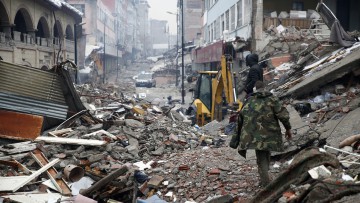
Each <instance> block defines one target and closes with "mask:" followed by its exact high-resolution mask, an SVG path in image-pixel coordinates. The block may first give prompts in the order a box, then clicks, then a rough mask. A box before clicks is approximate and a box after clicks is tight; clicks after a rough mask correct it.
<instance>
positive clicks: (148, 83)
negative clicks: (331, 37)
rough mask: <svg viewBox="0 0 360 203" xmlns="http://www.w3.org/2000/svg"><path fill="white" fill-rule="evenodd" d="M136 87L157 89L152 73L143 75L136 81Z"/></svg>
mask: <svg viewBox="0 0 360 203" xmlns="http://www.w3.org/2000/svg"><path fill="white" fill-rule="evenodd" d="M135 81H136V82H135V86H136V87H148V88H150V87H155V86H156V81H155V79H154V77H153V74H152V73H141V74H140V75H138V76H137V78H136V79H135Z"/></svg>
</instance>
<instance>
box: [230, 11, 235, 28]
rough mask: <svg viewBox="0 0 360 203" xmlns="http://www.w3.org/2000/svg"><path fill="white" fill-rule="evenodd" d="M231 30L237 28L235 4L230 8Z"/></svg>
mask: <svg viewBox="0 0 360 203" xmlns="http://www.w3.org/2000/svg"><path fill="white" fill-rule="evenodd" d="M230 23H231V26H230V31H233V30H235V5H234V6H232V7H231V9H230Z"/></svg>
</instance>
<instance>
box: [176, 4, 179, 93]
mask: <svg viewBox="0 0 360 203" xmlns="http://www.w3.org/2000/svg"><path fill="white" fill-rule="evenodd" d="M178 72H179V9H178V8H177V12H176V82H175V86H176V87H178V86H179V73H178Z"/></svg>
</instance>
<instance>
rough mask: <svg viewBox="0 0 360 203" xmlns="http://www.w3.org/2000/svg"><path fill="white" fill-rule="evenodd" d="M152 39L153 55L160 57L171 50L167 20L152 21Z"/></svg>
mask: <svg viewBox="0 0 360 203" xmlns="http://www.w3.org/2000/svg"><path fill="white" fill-rule="evenodd" d="M150 39H151V44H152V50H153V52H152V55H154V56H155V55H160V54H162V53H164V52H165V51H167V50H169V49H170V47H169V46H170V38H169V31H168V22H167V21H166V20H156V19H151V20H150Z"/></svg>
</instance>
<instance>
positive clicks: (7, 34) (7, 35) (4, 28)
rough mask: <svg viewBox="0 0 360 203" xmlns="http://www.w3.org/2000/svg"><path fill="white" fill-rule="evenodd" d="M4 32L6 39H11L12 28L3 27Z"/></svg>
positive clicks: (8, 26)
mask: <svg viewBox="0 0 360 203" xmlns="http://www.w3.org/2000/svg"><path fill="white" fill-rule="evenodd" d="M3 31H4V33H5V38H6V39H11V26H10V25H7V26H3Z"/></svg>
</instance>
